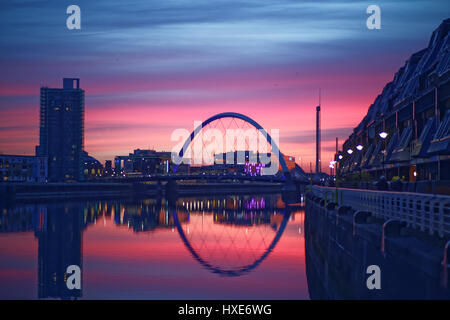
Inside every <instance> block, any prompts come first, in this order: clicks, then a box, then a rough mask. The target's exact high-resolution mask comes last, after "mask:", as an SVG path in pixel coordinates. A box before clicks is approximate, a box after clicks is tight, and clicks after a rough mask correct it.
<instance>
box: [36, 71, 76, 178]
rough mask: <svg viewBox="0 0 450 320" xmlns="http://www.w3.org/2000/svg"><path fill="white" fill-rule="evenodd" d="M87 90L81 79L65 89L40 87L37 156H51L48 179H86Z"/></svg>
mask: <svg viewBox="0 0 450 320" xmlns="http://www.w3.org/2000/svg"><path fill="white" fill-rule="evenodd" d="M83 147H84V90H82V89H80V79H74V78H64V79H63V88H62V89H61V88H48V87H42V88H41V113H40V137H39V146H38V147H37V148H36V155H39V156H46V157H47V158H48V178H49V181H66V180H82V179H83V157H82V152H83Z"/></svg>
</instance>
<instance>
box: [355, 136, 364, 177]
mask: <svg viewBox="0 0 450 320" xmlns="http://www.w3.org/2000/svg"><path fill="white" fill-rule="evenodd" d="M356 149H357V150H358V151H359V152H361V151H362V149H364V147H363V146H362V145H361V144H358V145H357V146H356ZM359 181H360V182H361V181H362V169H361V165H359Z"/></svg>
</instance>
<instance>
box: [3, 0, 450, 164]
mask: <svg viewBox="0 0 450 320" xmlns="http://www.w3.org/2000/svg"><path fill="white" fill-rule="evenodd" d="M442 3H443V5H444V6H445V3H444V2H442ZM219 4H220V5H219V8H220V10H218V9H217V5H218V4H217V3H216V4H214V5H209V4H208V3H205V2H202V3H198V4H195V5H192V4H191V5H189V4H187V3H185V2H183V1H181V2H177V3H166V4H156V3H147V4H140V3H136V4H135V7H133V8H132V9H130V8H129V7H127V8H128V10H124V7H123V6H122V5H119V4H117V3H115V2H114V1H113V2H111V1H109V2H108V6H106V3H105V2H98V3H97V4H90V3H88V2H85V1H80V2H79V6H80V7H81V9H82V16H83V17H84V18H83V20H82V21H83V22H82V29H81V30H76V31H70V30H67V28H66V27H65V23H63V22H64V21H65V17H66V15H65V5H64V4H61V5H57V6H54V5H52V6H50V5H49V4H45V3H44V4H42V3H41V4H39V5H36V4H35V3H27V4H24V5H23V6H22V7H20V8H18V7H16V6H12V5H8V3H7V4H6V6H5V11H4V12H7V13H8V14H6V15H5V17H4V19H3V18H2V22H1V23H2V24H7V26H8V30H10V33H9V34H8V35H6V37H5V38H4V41H5V42H3V41H2V42H0V48H1V49H2V50H1V51H0V52H1V53H0V57H1V60H0V61H1V62H0V66H1V69H2V70H4V71H5V73H4V74H6V77H5V78H4V79H2V80H0V131H1V132H2V134H1V137H0V152H2V153H6V154H30V155H31V154H34V147H35V146H36V145H37V144H38V140H39V88H40V87H41V86H45V85H48V86H49V87H58V86H59V82H60V81H61V80H60V79H61V78H63V77H76V78H80V80H81V84H80V86H81V87H82V88H83V89H84V90H85V92H86V107H85V111H86V118H85V150H86V151H88V152H89V153H90V154H92V155H93V156H94V157H96V158H97V159H99V160H100V161H102V162H104V161H105V160H108V159H109V160H112V159H113V158H114V156H116V155H123V154H125V155H126V154H128V153H129V152H131V151H132V150H134V149H137V148H141V149H152V148H154V149H157V150H167V151H169V150H170V149H171V148H172V147H173V146H174V144H175V142H171V141H170V134H171V133H172V131H173V130H174V129H177V128H186V129H188V130H192V129H193V128H192V125H193V122H194V121H195V120H199V121H201V120H204V119H206V118H208V117H209V116H211V115H213V114H216V113H219V112H224V111H234V112H241V113H245V114H247V115H249V116H250V117H251V118H253V119H255V120H256V121H258V122H259V123H260V124H261V125H262V126H263V127H264V128H268V129H270V128H279V129H281V130H280V149H281V151H282V152H283V153H285V154H288V155H291V156H294V157H295V158H296V160H297V162H298V163H299V164H300V161H299V157H302V162H303V166H304V168H305V170H307V171H309V163H310V162H311V163H313V164H314V162H315V152H314V146H315V126H314V118H315V112H314V111H315V106H316V105H317V104H318V95H319V88H320V89H321V91H322V103H321V105H322V162H325V163H327V162H328V161H329V160H331V158H332V156H333V154H334V150H335V137H339V140H340V143H341V144H342V142H343V141H344V140H345V139H346V138H347V137H348V135H349V134H350V133H351V132H352V130H353V128H354V127H355V126H356V125H357V124H358V123H359V122H360V121H361V119H362V118H363V116H364V115H365V114H366V112H367V110H368V108H369V106H370V105H371V104H372V103H373V101H374V100H375V98H376V96H377V95H378V94H380V93H381V90H382V88H383V87H384V85H385V84H386V83H387V82H389V81H391V80H392V79H393V76H394V74H395V72H396V71H397V70H398V69H399V68H400V67H401V66H402V65H403V64H404V63H405V61H406V60H407V59H408V58H409V56H410V54H411V52H415V51H417V50H420V49H422V48H425V47H426V46H427V44H428V39H429V35H430V33H431V32H432V30H434V29H435V28H436V27H437V26H438V25H439V23H440V22H441V21H442V20H443V19H444V18H446V16H445V14H446V12H445V10H442V9H440V10H438V9H439V7H440V6H436V7H433V8H430V7H429V6H427V5H426V2H424V1H417V2H413V3H411V4H409V5H407V6H406V7H405V3H403V4H401V3H397V4H396V3H393V4H391V3H387V2H385V1H381V2H380V7H381V10H382V29H381V30H368V29H367V28H366V26H365V21H366V18H367V16H368V15H367V14H366V13H365V9H366V7H367V4H366V3H363V2H355V3H353V4H348V3H344V4H340V5H337V4H333V3H331V2H325V3H321V4H315V3H293V2H291V1H281V2H280V1H279V2H274V1H264V2H262V3H261V4H260V5H258V6H256V5H255V4H254V3H252V2H242V1H241V2H234V1H232V2H219ZM405 8H407V9H405ZM324 10H325V11H326V12H328V15H323V12H324ZM405 10H406V11H407V13H405ZM31 12H34V13H36V14H37V15H36V16H33V17H31V16H30V15H31ZM94 12H97V13H100V14H98V15H94ZM155 12H158V15H157V17H155V15H154V13H155ZM424 12H427V14H424ZM39 13H42V14H45V15H46V16H48V17H49V19H48V21H46V22H45V23H43V22H41V21H40V20H39ZM187 13H190V14H191V15H189V14H187ZM319 13H320V14H319ZM119 14H120V16H119ZM119 17H120V19H119ZM419 17H421V20H420V23H414V27H415V32H414V33H413V34H411V32H410V26H409V24H410V21H411V20H412V19H414V18H419ZM24 20H27V21H28V20H29V21H30V22H31V23H30V24H28V25H27V24H25V23H24ZM61 22H62V23H61ZM15 25H17V26H20V27H17V28H15V27H14V26H15ZM237 31H239V32H237ZM30 34H31V35H33V37H29V35H30ZM400 39H401V40H402V41H399V40H400ZM51 44H57V45H56V46H55V48H56V49H55V50H54V51H51V50H48V46H49V45H51ZM343 88H345V90H344V89H343ZM274 111H277V112H275V113H274ZM322 170H324V171H325V170H326V166H322Z"/></svg>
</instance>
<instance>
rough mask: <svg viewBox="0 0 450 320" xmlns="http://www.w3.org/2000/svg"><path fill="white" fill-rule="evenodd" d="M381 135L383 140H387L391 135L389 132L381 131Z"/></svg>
mask: <svg viewBox="0 0 450 320" xmlns="http://www.w3.org/2000/svg"><path fill="white" fill-rule="evenodd" d="M379 135H380V137H381V139H383V140H384V139H386V138H387V136H388V135H389V134H388V133H387V132H385V131H381V132H380V133H379Z"/></svg>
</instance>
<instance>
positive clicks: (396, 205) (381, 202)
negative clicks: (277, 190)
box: [312, 186, 450, 238]
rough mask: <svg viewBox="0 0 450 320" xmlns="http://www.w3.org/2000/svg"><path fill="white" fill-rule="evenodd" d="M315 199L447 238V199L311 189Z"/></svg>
mask: <svg viewBox="0 0 450 320" xmlns="http://www.w3.org/2000/svg"><path fill="white" fill-rule="evenodd" d="M312 192H313V193H314V195H315V196H318V197H321V198H324V199H326V200H329V201H334V202H337V203H338V204H339V205H348V206H351V207H352V208H353V209H354V210H362V211H369V212H371V213H372V214H373V215H374V216H375V217H379V218H383V219H396V220H399V221H402V222H406V224H407V225H408V226H409V227H412V228H415V229H420V230H421V231H428V232H429V233H430V234H438V235H439V236H440V237H444V236H445V237H447V238H449V237H450V196H445V195H433V194H425V193H409V192H385V191H373V190H358V189H343V188H338V189H336V188H329V187H319V186H313V187H312Z"/></svg>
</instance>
